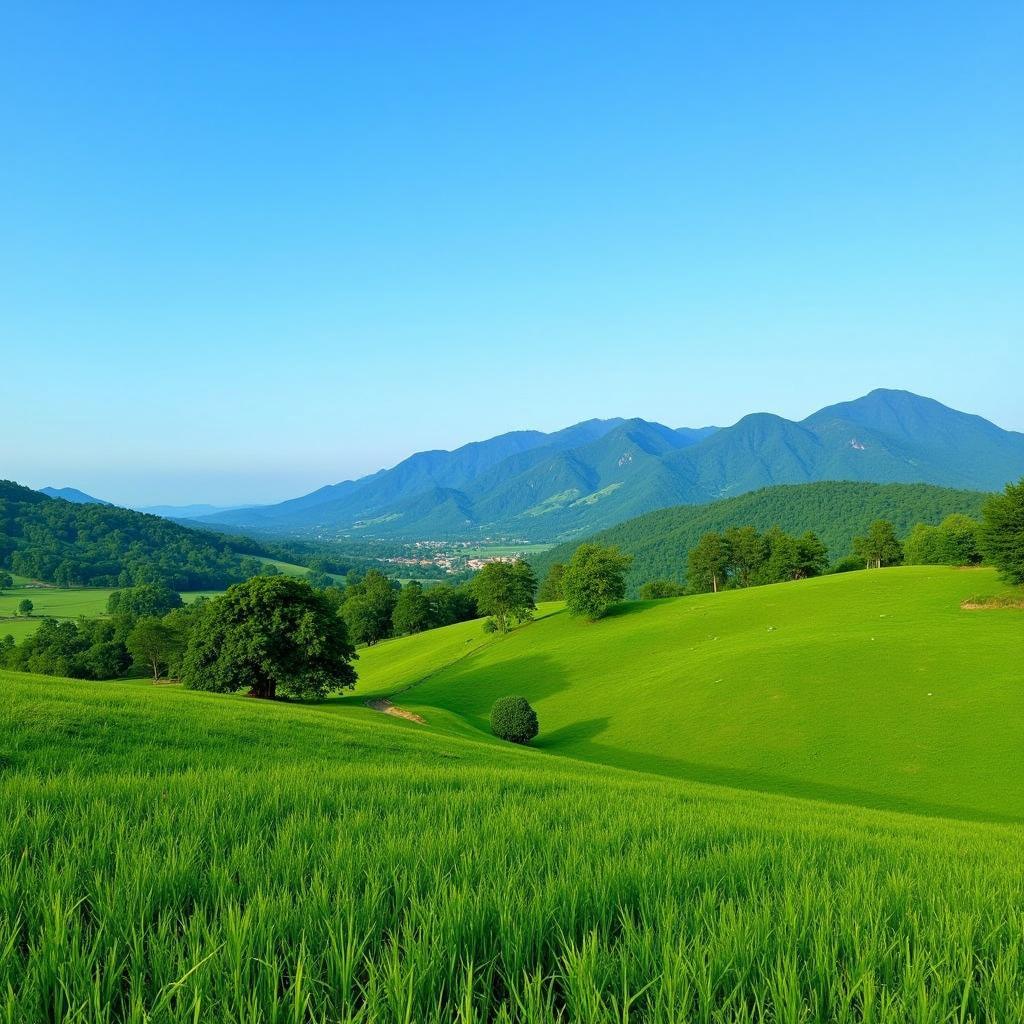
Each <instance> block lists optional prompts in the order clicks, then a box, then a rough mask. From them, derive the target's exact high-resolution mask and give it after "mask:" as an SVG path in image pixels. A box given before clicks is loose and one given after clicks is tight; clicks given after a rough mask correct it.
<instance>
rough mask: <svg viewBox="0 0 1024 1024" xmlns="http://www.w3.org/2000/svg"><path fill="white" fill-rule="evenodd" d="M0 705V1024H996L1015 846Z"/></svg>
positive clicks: (332, 721)
mask: <svg viewBox="0 0 1024 1024" xmlns="http://www.w3.org/2000/svg"><path fill="white" fill-rule="evenodd" d="M492 649H493V648H487V649H486V650H485V653H486V651H490V650H492ZM0 688H2V692H3V695H4V700H3V701H0V737H2V740H0V801H2V806H3V807H4V814H3V816H2V818H0V850H2V851H3V853H4V856H3V858H2V859H0V1019H3V1020H5V1021H12V1022H23V1021H24V1022H28V1021H32V1022H35V1021H62V1022H80V1024H92V1022H104V1021H105V1022H113V1021H132V1022H138V1024H142V1022H143V1021H151V1022H172V1021H180V1022H186V1021H187V1022H195V1021H203V1022H205V1021H210V1022H275V1024H285V1022H317V1024H328V1022H337V1021H362V1022H364V1024H370V1022H373V1024H386V1022H391V1021H402V1022H409V1024H412V1022H417V1024H419V1022H424V1024H429V1022H449V1021H505V1022H523V1024H526V1022H541V1021H545V1022H546V1021H558V1020H560V1021H566V1022H569V1021H572V1022H581V1024H604V1022H609V1024H610V1022H612V1021H616V1022H621V1021H624V1020H630V1021H647V1022H652V1024H657V1022H665V1024H668V1022H678V1021H705V1022H708V1024H711V1022H754V1021H757V1022H763V1024H768V1022H780V1021H785V1022H800V1021H818V1020H820V1021H825V1020H828V1021H840V1022H851V1024H852V1022H855V1021H857V1022H859V1021H867V1020H870V1021H875V1022H879V1024H897V1022H898V1024H905V1022H906V1021H925V1022H929V1021H930V1022H936V1024H937V1022H940V1021H942V1022H945V1021H982V1020H987V1021H993V1022H996V1021H1000V1022H1002V1021H1014V1020H1020V1019H1022V1015H1024V864H1022V860H1021V857H1020V849H1021V843H1022V841H1024V829H1022V828H1021V827H1020V826H1014V825H1000V824H988V823H976V822H957V821H948V820H941V819H929V818H923V817H913V816H901V815H898V814H894V813H889V812H880V811H871V810H864V809H860V808H851V807H843V806H836V805H828V804H823V803H812V802H804V801H800V800H793V799H788V798H785V797H778V796H772V795H766V794H757V793H749V792H747V793H744V792H741V791H738V790H730V789H726V788H721V787H709V786H703V785H700V784H697V783H690V782H681V781H676V780H669V779H659V778H657V777H656V776H645V775H642V774H640V773H632V772H623V771H619V770H616V769H614V768H608V767H602V766H598V765H589V764H586V763H581V762H577V761H573V760H570V759H568V758H561V757H553V756H551V755H549V754H547V753H545V752H544V751H543V750H528V749H527V750H522V749H512V748H509V747H506V746H502V745H499V744H497V743H496V742H477V741H471V740H466V739H461V738H459V737H455V736H451V735H446V734H444V733H440V732H438V731H436V730H431V729H424V728H422V727H418V726H415V725H412V724H408V723H404V722H400V721H394V720H392V719H390V718H388V717H386V716H383V715H377V714H374V713H373V712H370V711H368V710H366V709H362V708H359V707H358V706H348V707H334V708H329V709H324V708H318V707H308V706H303V705H288V704H262V703H256V702H253V701H251V700H247V699H245V698H239V697H218V696H215V695H208V694H201V693H190V692H187V691H183V690H181V689H179V688H177V687H154V686H152V685H149V684H145V683H140V682H113V683H81V682H73V681H70V680H60V679H53V678H48V677H32V676H19V675H17V674H15V673H0Z"/></svg>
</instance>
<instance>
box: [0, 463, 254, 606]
mask: <svg viewBox="0 0 1024 1024" xmlns="http://www.w3.org/2000/svg"><path fill="white" fill-rule="evenodd" d="M258 551H259V547H258V546H255V545H253V544H252V542H251V541H247V540H243V539H241V538H233V537H223V536H220V535H218V534H215V533H209V532H205V531H203V532H199V531H196V530H190V529H187V528H185V527H183V526H179V525H177V524H175V523H172V522H169V521H168V520H166V519H161V518H160V517H159V516H150V515H144V514H143V513H141V512H132V511H131V510H129V509H126V508H118V507H116V506H114V505H99V504H81V503H77V502H73V501H65V500H61V499H57V498H49V497H47V496H46V495H44V494H41V493H40V492H39V491H33V490H31V489H30V488H28V487H22V486H21V485H20V484H16V483H14V482H12V481H10V480H0V568H5V569H9V570H11V571H13V572H16V573H18V574H20V575H23V576H29V577H33V578H35V579H40V580H46V581H48V582H55V583H59V584H61V585H69V584H70V585H78V586H126V585H131V584H132V583H136V582H143V581H148V580H162V581H164V582H166V583H167V584H169V585H170V586H172V587H174V588H175V589H177V590H206V589H220V588H222V587H225V586H227V585H228V584H230V583H235V582H238V581H239V580H242V579H244V578H245V577H246V575H247V574H246V572H244V571H243V569H242V566H241V561H240V560H241V557H242V556H243V555H244V554H246V553H251V554H256V553H258Z"/></svg>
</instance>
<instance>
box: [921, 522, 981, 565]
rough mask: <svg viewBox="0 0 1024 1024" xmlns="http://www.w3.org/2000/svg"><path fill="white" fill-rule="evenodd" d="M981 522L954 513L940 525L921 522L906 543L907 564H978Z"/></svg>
mask: <svg viewBox="0 0 1024 1024" xmlns="http://www.w3.org/2000/svg"><path fill="white" fill-rule="evenodd" d="M979 528H980V524H979V523H978V521H977V520H975V519H972V518H971V517H970V516H965V515H961V514H959V513H954V514H953V515H950V516H947V517H946V518H945V519H943V520H942V522H941V523H939V525H938V526H929V525H927V524H926V523H918V524H917V525H916V526H915V527H914V528H913V529H912V530H911V531H910V536H909V537H907V539H906V541H904V544H903V553H904V560H905V561H906V563H907V565H977V564H978V563H979V562H981V552H980V550H979V548H978V530H979Z"/></svg>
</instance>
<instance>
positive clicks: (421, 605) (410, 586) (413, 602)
mask: <svg viewBox="0 0 1024 1024" xmlns="http://www.w3.org/2000/svg"><path fill="white" fill-rule="evenodd" d="M430 611H431V609H430V600H429V599H428V598H427V595H426V594H424V592H423V586H422V584H420V583H417V582H416V580H412V581H411V582H410V583H407V584H406V585H405V586H404V587H403V588H402V590H401V592H400V593H399V595H398V599H397V600H396V601H395V609H394V611H393V612H392V613H391V621H392V624H393V625H394V630H395V633H397V634H398V635H399V636H402V635H404V634H406V633H422V632H423V630H425V629H429V628H430V619H431V615H430Z"/></svg>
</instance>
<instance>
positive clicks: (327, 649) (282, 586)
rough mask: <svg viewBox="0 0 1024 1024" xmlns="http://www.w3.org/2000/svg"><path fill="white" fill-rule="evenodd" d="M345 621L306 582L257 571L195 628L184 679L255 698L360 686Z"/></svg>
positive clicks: (196, 685) (206, 613)
mask: <svg viewBox="0 0 1024 1024" xmlns="http://www.w3.org/2000/svg"><path fill="white" fill-rule="evenodd" d="M355 657H356V653H355V650H354V648H353V647H352V644H351V643H350V642H349V639H348V631H347V630H346V628H345V623H344V622H343V621H342V619H341V618H340V617H339V616H338V615H337V614H335V611H334V609H333V608H332V607H331V605H330V603H329V602H328V601H327V600H326V599H325V598H324V597H323V595H322V594H320V593H318V592H317V591H315V590H313V589H312V587H310V586H309V584H308V583H306V582H305V581H304V580H299V579H295V578H292V577H288V576H255V577H253V578H252V579H250V580H247V581H246V582H245V583H238V584H235V585H234V586H233V587H228V589H227V591H226V592H225V593H224V594H222V595H221V596H220V597H216V598H214V599H213V600H212V601H210V602H209V604H208V605H207V606H206V608H205V610H204V612H203V614H202V618H201V620H200V621H199V622H198V623H197V625H196V628H195V629H193V630H192V632H191V635H190V637H189V642H188V648H187V650H186V651H185V657H184V661H183V664H182V681H183V682H184V683H185V685H186V686H187V687H189V688H191V689H194V690H215V691H218V692H222V693H232V692H234V691H236V690H240V689H243V688H248V691H249V694H250V695H251V696H253V697H267V698H273V697H276V696H278V695H279V694H287V695H289V696H294V697H320V696H323V695H324V694H326V693H328V692H330V691H333V690H343V689H345V688H347V687H351V686H354V685H355V681H356V672H355V669H354V668H353V667H352V664H351V662H352V660H353V659H354V658H355Z"/></svg>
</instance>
